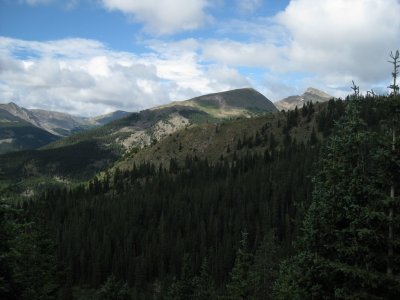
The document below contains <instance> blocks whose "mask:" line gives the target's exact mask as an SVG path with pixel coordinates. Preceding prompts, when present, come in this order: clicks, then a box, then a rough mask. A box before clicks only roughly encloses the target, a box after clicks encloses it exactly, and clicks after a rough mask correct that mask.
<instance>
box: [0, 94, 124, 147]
mask: <svg viewBox="0 0 400 300" xmlns="http://www.w3.org/2000/svg"><path fill="white" fill-rule="evenodd" d="M129 114H130V113H129V112H126V111H115V112H112V113H109V114H106V115H101V116H97V117H94V118H84V117H77V116H73V115H70V114H66V113H61V112H56V111H48V110H42V109H26V108H24V107H20V106H18V105H17V104H15V103H13V102H11V103H8V104H0V154H2V153H7V152H12V151H21V150H29V149H37V148H40V147H43V146H45V145H47V144H49V143H51V142H54V141H57V140H59V139H60V138H62V137H66V136H70V135H72V134H75V133H77V132H82V131H85V130H88V129H91V128H94V127H99V126H103V125H105V124H107V123H109V122H112V121H115V120H117V119H119V118H122V117H124V116H126V115H129Z"/></svg>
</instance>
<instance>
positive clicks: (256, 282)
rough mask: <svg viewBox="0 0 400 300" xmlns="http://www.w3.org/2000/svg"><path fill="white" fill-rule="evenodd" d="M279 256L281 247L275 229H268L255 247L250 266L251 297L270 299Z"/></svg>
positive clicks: (277, 270) (276, 274)
mask: <svg viewBox="0 0 400 300" xmlns="http://www.w3.org/2000/svg"><path fill="white" fill-rule="evenodd" d="M281 257H282V249H280V246H279V245H278V241H277V238H276V233H275V230H270V231H269V232H268V233H267V234H266V235H265V237H264V239H263V241H262V243H261V244H260V246H259V247H258V248H257V251H256V253H255V255H254V263H253V264H252V266H251V268H250V275H249V277H250V283H251V290H252V293H253V296H252V298H253V299H260V300H261V299H265V300H268V299H272V286H273V283H274V282H275V280H276V278H277V277H278V272H279V263H280V261H281Z"/></svg>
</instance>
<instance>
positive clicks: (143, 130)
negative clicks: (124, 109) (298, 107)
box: [46, 89, 276, 152]
mask: <svg viewBox="0 0 400 300" xmlns="http://www.w3.org/2000/svg"><path fill="white" fill-rule="evenodd" d="M275 111H276V108H275V106H274V105H273V103H272V102H271V101H270V100H268V99H267V98H266V97H265V96H263V95H262V94H260V93H259V92H257V91H255V90H254V89H237V90H232V91H226V92H221V93H215V94H209V95H204V96H200V97H196V98H193V99H190V100H186V101H176V102H173V103H170V104H168V105H164V106H159V107H155V108H152V109H147V110H143V111H141V112H139V113H132V114H131V115H129V116H127V117H125V118H122V119H119V120H117V121H114V122H111V123H109V124H107V125H106V126H104V127H101V128H97V129H94V130H91V131H88V132H83V133H80V134H78V135H74V136H72V137H69V138H66V139H63V140H62V141H59V142H57V143H54V144H52V145H48V146H47V147H46V148H56V147H62V146H65V145H70V144H74V143H77V142H81V141H84V140H88V139H93V140H97V141H99V142H100V143H101V144H103V145H104V146H105V147H113V148H116V149H117V150H119V151H121V152H126V151H129V150H131V149H134V148H143V147H145V146H148V145H150V144H152V143H154V142H156V141H160V140H162V139H163V138H165V137H166V136H168V135H170V134H172V133H174V132H176V131H178V130H181V129H183V128H185V127H189V126H191V125H196V124H202V123H208V122H211V123H218V122H221V121H223V120H226V119H230V118H236V117H252V116H259V115H262V114H264V113H266V112H275Z"/></svg>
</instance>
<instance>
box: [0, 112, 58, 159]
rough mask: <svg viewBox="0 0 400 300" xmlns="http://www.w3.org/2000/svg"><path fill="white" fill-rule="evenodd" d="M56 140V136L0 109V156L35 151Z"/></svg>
mask: <svg viewBox="0 0 400 300" xmlns="http://www.w3.org/2000/svg"><path fill="white" fill-rule="evenodd" d="M23 113H25V112H23ZM25 116H26V115H25ZM58 139H59V137H58V136H56V135H54V134H51V133H49V132H47V131H46V130H43V129H41V128H39V127H36V126H34V125H32V124H31V123H29V122H27V121H25V120H23V119H20V118H19V117H16V116H15V115H13V114H11V113H10V112H8V111H7V110H2V109H0V154H3V153H7V152H12V151H20V150H28V149H37V148H40V147H42V146H44V145H46V144H49V143H51V142H54V141H56V140H58Z"/></svg>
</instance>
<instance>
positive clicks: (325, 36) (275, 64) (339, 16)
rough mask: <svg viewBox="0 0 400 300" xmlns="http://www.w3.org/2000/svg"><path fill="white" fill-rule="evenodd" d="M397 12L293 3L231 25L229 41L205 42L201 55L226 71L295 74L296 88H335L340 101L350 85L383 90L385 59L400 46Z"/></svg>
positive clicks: (344, 2)
mask: <svg viewBox="0 0 400 300" xmlns="http://www.w3.org/2000/svg"><path fill="white" fill-rule="evenodd" d="M399 12H400V1H398V0H353V1H348V0H324V1H321V0H292V1H291V2H290V3H289V5H288V6H287V7H286V9H285V10H284V11H282V12H280V13H279V14H277V15H276V16H275V17H273V18H272V19H271V18H265V19H255V20H254V21H253V20H252V21H247V22H244V21H230V22H229V23H228V24H226V26H222V28H223V29H222V33H223V34H224V33H228V34H230V36H231V39H224V40H215V39H214V40H207V41H205V42H204V45H203V47H202V54H203V56H204V58H205V59H207V60H210V61H212V62H216V63H224V64H227V65H229V66H236V67H262V68H265V69H266V72H269V71H273V72H275V73H276V74H277V76H278V77H283V76H282V75H283V74H288V75H291V76H295V75H294V74H296V73H297V74H299V75H298V76H299V77H303V83H302V82H300V81H298V82H296V84H298V85H299V86H301V88H306V87H307V86H308V85H314V86H315V85H319V86H321V87H323V88H324V89H325V90H327V91H329V90H330V91H332V92H335V93H336V95H338V93H340V89H342V94H341V95H342V96H343V95H345V93H348V92H350V89H348V88H347V86H349V84H351V80H355V81H356V82H357V83H358V84H359V85H361V86H362V87H365V89H369V88H370V87H371V86H373V85H378V86H381V89H382V88H383V85H387V84H388V81H389V80H390V72H391V70H390V68H391V66H390V65H389V64H388V63H387V62H386V61H387V59H388V54H389V52H390V50H393V49H398V48H399V47H400V44H399V41H400V18H399V17H398V15H399ZM229 27H230V29H229ZM234 32H236V33H240V38H237V37H236V36H237V35H236V36H235V35H234V34H233V33H234ZM246 33H247V39H246V38H244V37H245V36H246ZM255 33H256V34H255ZM312 82H314V84H312ZM383 82H385V83H383ZM343 87H346V88H343ZM267 90H270V91H273V90H274V89H267ZM273 94H274V95H278V94H282V93H277V92H275V93H273ZM272 98H275V97H274V96H272Z"/></svg>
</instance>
